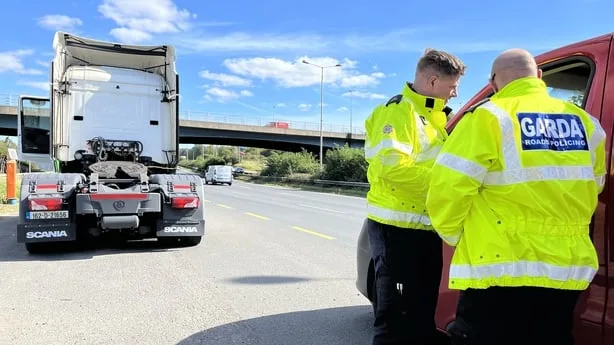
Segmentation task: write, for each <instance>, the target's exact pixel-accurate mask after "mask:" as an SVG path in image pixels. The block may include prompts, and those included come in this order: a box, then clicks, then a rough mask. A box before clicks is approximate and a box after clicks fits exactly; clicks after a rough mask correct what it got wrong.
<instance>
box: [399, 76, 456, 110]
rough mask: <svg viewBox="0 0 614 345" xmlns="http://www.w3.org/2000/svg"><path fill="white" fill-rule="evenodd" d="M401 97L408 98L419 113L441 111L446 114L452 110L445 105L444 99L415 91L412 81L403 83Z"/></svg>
mask: <svg viewBox="0 0 614 345" xmlns="http://www.w3.org/2000/svg"><path fill="white" fill-rule="evenodd" d="M402 93H403V97H405V98H408V99H410V100H411V101H412V103H414V105H415V106H416V107H417V108H418V109H417V110H418V112H419V113H420V114H424V115H426V114H431V113H432V112H438V111H442V112H444V113H445V114H446V116H448V115H449V114H451V112H452V108H450V107H448V106H446V104H445V100H443V99H441V98H435V97H427V96H423V95H421V94H419V93H417V92H416V91H415V90H414V88H413V84H412V83H409V82H408V83H405V87H404V88H403V92H402Z"/></svg>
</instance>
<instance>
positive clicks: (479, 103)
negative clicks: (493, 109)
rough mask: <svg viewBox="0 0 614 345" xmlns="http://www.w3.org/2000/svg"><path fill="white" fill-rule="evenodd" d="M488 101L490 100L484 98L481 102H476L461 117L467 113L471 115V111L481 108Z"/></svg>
mask: <svg viewBox="0 0 614 345" xmlns="http://www.w3.org/2000/svg"><path fill="white" fill-rule="evenodd" d="M488 101H490V98H484V99H483V100H481V101H479V102H477V103H476V104H474V105H472V106H471V107H469V109H467V110H465V112H464V113H463V115H464V114H467V113H471V112H473V111H474V110H476V109H477V108H478V107H479V106H481V105H482V104H484V103H486V102H488Z"/></svg>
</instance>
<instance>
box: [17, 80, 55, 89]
mask: <svg viewBox="0 0 614 345" xmlns="http://www.w3.org/2000/svg"><path fill="white" fill-rule="evenodd" d="M17 85H23V86H29V87H32V88H35V89H40V90H44V91H49V90H50V89H51V85H50V84H49V82H48V81H18V82H17Z"/></svg>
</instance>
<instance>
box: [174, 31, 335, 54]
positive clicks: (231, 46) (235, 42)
mask: <svg viewBox="0 0 614 345" xmlns="http://www.w3.org/2000/svg"><path fill="white" fill-rule="evenodd" d="M174 42H175V44H177V46H178V47H180V48H182V49H184V50H186V51H192V52H208V53H209V52H239V51H240V52H288V51H295V52H296V51H303V52H305V51H310V52H313V51H320V50H323V49H325V48H327V47H328V46H329V44H328V43H327V42H326V41H325V40H323V39H322V37H320V36H318V35H311V34H301V33H294V34H287V35H281V34H276V33H270V34H269V33H265V34H260V35H258V34H256V35H254V34H249V33H244V32H231V33H226V34H223V35H219V36H214V35H211V34H208V33H193V34H192V35H189V36H178V37H175V39H174Z"/></svg>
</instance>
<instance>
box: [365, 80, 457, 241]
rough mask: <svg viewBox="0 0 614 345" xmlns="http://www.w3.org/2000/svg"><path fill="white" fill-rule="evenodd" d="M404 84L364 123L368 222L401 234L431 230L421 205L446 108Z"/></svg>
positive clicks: (442, 131) (442, 134) (443, 136)
mask: <svg viewBox="0 0 614 345" xmlns="http://www.w3.org/2000/svg"><path fill="white" fill-rule="evenodd" d="M410 86H411V85H409V84H406V85H405V87H404V89H403V91H402V94H400V95H397V96H394V97H392V98H391V99H390V100H389V101H388V102H387V103H386V104H385V105H383V104H382V105H380V106H378V107H377V108H375V110H374V111H373V113H372V114H371V116H369V117H368V118H367V120H366V121H365V128H366V132H367V134H366V139H365V158H366V160H367V162H368V165H369V166H368V170H367V178H368V180H369V183H370V185H371V186H370V189H369V192H368V194H367V203H368V204H367V208H368V213H367V217H368V218H370V219H372V220H374V221H377V222H380V223H383V224H389V225H394V226H398V227H401V228H412V229H423V230H432V229H433V227H432V226H431V221H430V219H429V217H428V215H427V212H426V207H425V202H426V193H427V190H428V181H429V176H430V169H431V167H432V166H433V163H434V162H435V158H436V157H437V153H438V152H439V150H440V149H441V145H442V144H443V142H444V140H445V139H446V138H447V132H446V129H445V125H446V123H447V115H448V114H449V113H450V110H451V109H450V108H448V107H446V106H445V102H444V101H443V100H442V99H436V98H431V97H425V96H422V95H419V94H418V93H416V92H415V91H413V90H412V89H411V87H410Z"/></svg>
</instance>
